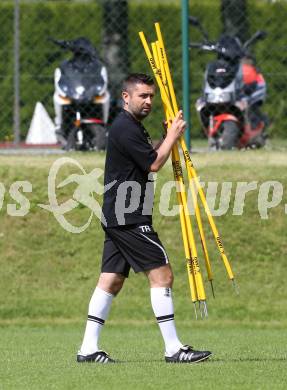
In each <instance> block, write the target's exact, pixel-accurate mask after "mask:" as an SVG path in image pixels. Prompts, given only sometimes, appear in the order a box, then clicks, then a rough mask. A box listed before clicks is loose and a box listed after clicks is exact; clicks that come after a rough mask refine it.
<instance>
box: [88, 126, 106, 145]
mask: <svg viewBox="0 0 287 390" xmlns="http://www.w3.org/2000/svg"><path fill="white" fill-rule="evenodd" d="M88 131H89V132H90V136H91V147H92V148H93V149H95V150H105V149H106V143H107V130H106V128H105V127H104V126H102V125H97V124H91V125H89V126H88Z"/></svg>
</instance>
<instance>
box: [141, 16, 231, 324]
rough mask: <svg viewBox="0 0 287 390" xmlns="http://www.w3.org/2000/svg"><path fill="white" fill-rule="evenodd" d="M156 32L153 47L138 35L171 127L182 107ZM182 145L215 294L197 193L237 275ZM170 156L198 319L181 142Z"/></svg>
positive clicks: (200, 294) (201, 300) (202, 300)
mask: <svg viewBox="0 0 287 390" xmlns="http://www.w3.org/2000/svg"><path fill="white" fill-rule="evenodd" d="M155 31H156V37H157V39H156V41H155V42H152V43H151V47H150V46H149V44H148V43H147V40H146V38H145V35H144V33H143V32H140V33H139V36H140V39H141V42H142V44H143V47H144V50H145V53H146V55H147V58H148V61H149V63H150V66H151V68H152V70H153V73H154V76H155V79H156V81H157V84H158V87H159V90H160V95H161V99H162V103H163V107H164V111H165V116H166V121H167V124H168V126H170V122H171V120H172V119H174V118H175V116H176V114H177V113H178V111H179V110H178V104H177V100H176V96H175V92H174V87H173V82H172V77H171V73H170V68H169V64H168V60H167V55H166V51H165V46H164V41H163V37H162V34H161V29H160V25H159V23H155ZM167 131H168V130H167ZM179 144H180V147H181V149H182V152H183V153H182V154H183V158H184V162H185V166H186V171H187V176H188V182H189V186H190V191H191V195H192V202H193V207H194V210H195V219H196V222H197V226H198V231H199V236H200V241H201V245H202V251H203V254H204V259H205V266H206V270H207V276H208V280H209V281H210V283H211V288H212V293H213V296H214V290H213V284H212V281H213V274H212V270H211V264H210V259H209V255H208V251H207V246H206V239H205V235H204V230H203V225H202V219H201V215H200V209H199V205H198V201H197V198H198V197H197V194H199V197H200V200H201V202H202V205H203V208H204V210H205V213H206V215H207V219H208V222H209V224H210V227H211V230H212V233H213V236H214V238H215V242H216V244H217V247H218V250H219V252H220V255H221V258H222V260H223V263H224V266H225V269H226V271H227V274H228V277H229V279H230V280H231V281H232V282H233V283H234V275H233V272H232V269H231V266H230V263H229V261H228V258H227V256H226V253H225V250H224V247H223V244H222V240H221V238H220V235H219V232H218V230H217V227H216V225H215V222H214V219H213V216H212V214H211V212H210V209H209V206H208V204H207V201H206V198H205V195H204V192H203V190H202V188H201V185H200V182H199V178H198V176H197V174H196V171H195V168H194V165H193V163H192V161H191V158H190V155H189V151H188V149H187V147H186V144H185V141H184V138H183V137H181V138H180V140H179ZM171 157H172V166H173V173H174V179H175V182H176V186H177V189H176V190H177V199H178V203H179V205H180V208H179V209H180V224H181V231H182V238H183V245H184V252H185V257H186V265H187V273H188V280H189V286H190V293H191V299H192V302H193V303H194V308H195V315H196V318H197V306H196V304H197V303H198V307H199V311H200V314H201V317H207V315H208V313H207V306H206V294H205V289H204V285H203V278H202V273H201V270H200V266H199V261H198V254H197V248H196V242H195V236H194V230H193V225H192V223H191V218H190V213H189V209H188V203H187V195H186V194H187V193H186V190H185V184H184V177H183V170H182V166H181V159H180V153H179V149H178V144H176V145H175V146H174V147H173V149H172V154H171Z"/></svg>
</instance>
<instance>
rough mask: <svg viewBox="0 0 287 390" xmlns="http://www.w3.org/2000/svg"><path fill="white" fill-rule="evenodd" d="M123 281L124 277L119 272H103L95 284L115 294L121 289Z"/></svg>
mask: <svg viewBox="0 0 287 390" xmlns="http://www.w3.org/2000/svg"><path fill="white" fill-rule="evenodd" d="M124 281H125V277H124V276H123V275H121V274H116V273H107V272H103V273H101V275H100V277H99V281H98V285H97V286H98V287H99V288H101V289H102V290H104V291H106V292H108V293H110V294H113V295H117V294H118V293H119V292H120V291H121V289H122V287H123V284H124Z"/></svg>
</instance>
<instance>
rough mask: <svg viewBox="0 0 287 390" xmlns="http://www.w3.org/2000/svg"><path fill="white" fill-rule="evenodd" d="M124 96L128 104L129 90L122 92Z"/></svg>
mask: <svg viewBox="0 0 287 390" xmlns="http://www.w3.org/2000/svg"><path fill="white" fill-rule="evenodd" d="M122 98H123V101H124V103H125V104H128V98H129V93H128V92H127V91H123V92H122Z"/></svg>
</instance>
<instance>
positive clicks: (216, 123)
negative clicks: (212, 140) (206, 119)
mask: <svg viewBox="0 0 287 390" xmlns="http://www.w3.org/2000/svg"><path fill="white" fill-rule="evenodd" d="M226 121H233V122H236V123H239V120H238V118H236V116H234V115H232V114H220V115H216V116H215V117H214V118H213V127H209V131H208V137H214V136H215V135H216V134H217V132H218V130H219V129H220V126H221V125H222V123H223V122H226Z"/></svg>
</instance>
